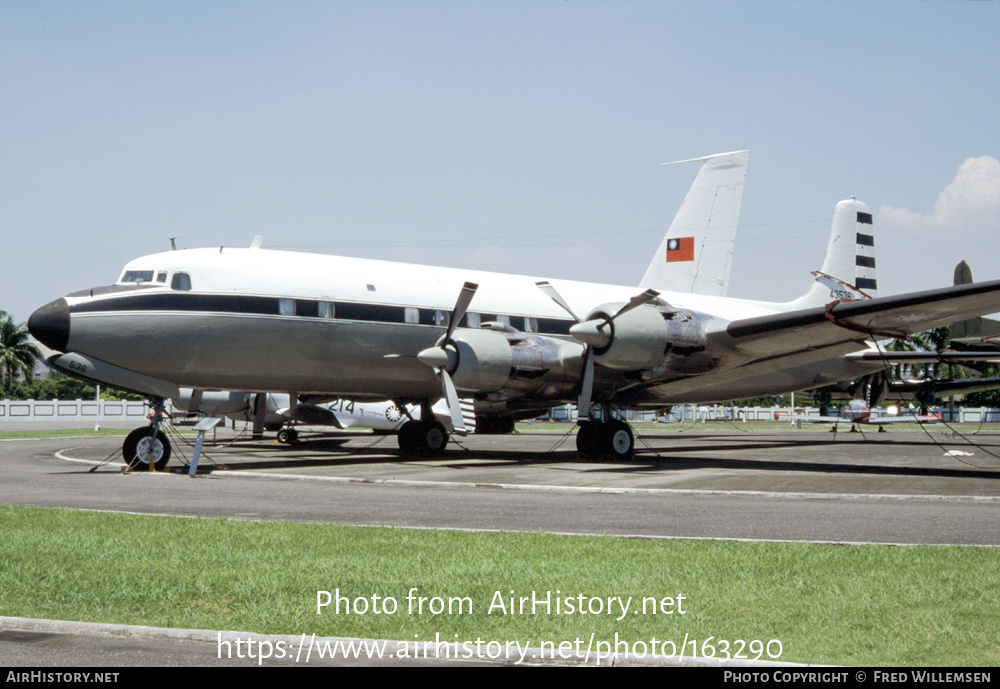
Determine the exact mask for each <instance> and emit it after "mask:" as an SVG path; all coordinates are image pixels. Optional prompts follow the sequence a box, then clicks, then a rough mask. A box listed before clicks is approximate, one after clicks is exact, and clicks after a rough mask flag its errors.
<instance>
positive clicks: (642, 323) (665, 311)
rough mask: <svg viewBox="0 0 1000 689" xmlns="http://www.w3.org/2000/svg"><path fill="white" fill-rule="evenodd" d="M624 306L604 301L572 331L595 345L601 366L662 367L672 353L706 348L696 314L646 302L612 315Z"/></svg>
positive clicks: (641, 368)
mask: <svg viewBox="0 0 1000 689" xmlns="http://www.w3.org/2000/svg"><path fill="white" fill-rule="evenodd" d="M621 306H622V304H603V305H601V306H599V307H597V308H596V309H594V310H593V311H591V312H590V314H589V315H588V316H587V320H586V321H585V322H583V323H581V324H579V325H578V326H574V328H573V329H572V330H571V331H570V332H571V333H573V334H574V336H577V337H578V338H579V339H581V340H582V341H584V342H586V343H588V344H591V345H592V346H593V347H594V350H593V351H594V357H595V361H596V362H597V363H598V364H600V365H601V366H603V367H605V368H610V369H615V370H619V371H642V370H647V369H659V368H662V367H663V366H664V365H665V364H666V363H667V359H669V358H671V356H672V355H681V356H686V355H690V354H693V353H696V352H700V351H703V350H704V349H705V345H706V340H705V335H704V332H703V330H702V328H701V327H700V325H699V323H698V319H697V317H696V316H695V315H694V314H693V313H691V312H689V311H683V310H679V309H675V308H671V307H663V306H653V305H650V304H646V305H643V306H638V307H636V308H634V309H632V310H630V311H626V312H625V313H622V314H621V315H619V316H617V317H616V318H612V317H611V314H614V313H617V311H618V310H619V309H620V308H621Z"/></svg>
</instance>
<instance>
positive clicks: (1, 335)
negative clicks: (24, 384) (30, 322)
mask: <svg viewBox="0 0 1000 689" xmlns="http://www.w3.org/2000/svg"><path fill="white" fill-rule="evenodd" d="M0 314H2V316H0V370H2V371H3V390H4V395H5V396H6V395H7V394H8V393H10V384H11V382H12V381H13V380H14V376H15V375H16V373H17V372H18V371H23V372H24V377H25V378H27V379H28V380H29V381H30V380H31V379H32V378H33V377H34V373H35V362H36V361H38V359H40V358H41V356H42V355H41V352H39V351H38V348H37V347H35V345H33V344H31V342H30V341H29V339H28V328H27V326H25V325H24V324H23V323H22V324H21V325H16V324H15V323H14V319H13V318H11V317H10V316H9V315H8V314H7V312H5V311H0Z"/></svg>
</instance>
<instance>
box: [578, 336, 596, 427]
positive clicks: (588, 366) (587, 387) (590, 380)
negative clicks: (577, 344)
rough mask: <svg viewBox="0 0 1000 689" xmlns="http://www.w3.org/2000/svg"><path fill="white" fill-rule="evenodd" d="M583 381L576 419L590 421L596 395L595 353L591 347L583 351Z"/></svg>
mask: <svg viewBox="0 0 1000 689" xmlns="http://www.w3.org/2000/svg"><path fill="white" fill-rule="evenodd" d="M583 357H584V359H583V380H582V381H581V382H580V399H579V400H578V401H577V404H576V419H577V421H578V422H580V421H590V404H591V398H592V397H593V395H594V353H593V350H592V349H591V348H590V347H586V348H585V349H584V350H583Z"/></svg>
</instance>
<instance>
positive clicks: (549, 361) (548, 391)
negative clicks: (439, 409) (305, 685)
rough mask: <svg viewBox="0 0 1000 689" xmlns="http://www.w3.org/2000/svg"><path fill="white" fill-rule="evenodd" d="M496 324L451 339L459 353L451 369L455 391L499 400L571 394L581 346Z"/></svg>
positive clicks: (550, 397) (581, 351)
mask: <svg viewBox="0 0 1000 689" xmlns="http://www.w3.org/2000/svg"><path fill="white" fill-rule="evenodd" d="M493 325H494V326H495V327H485V326H484V327H483V328H482V329H480V330H466V329H461V330H458V331H456V332H455V335H454V336H453V337H452V341H453V342H454V347H455V348H456V349H457V352H458V357H457V361H456V363H455V366H454V368H453V369H452V370H450V371H449V373H450V375H451V379H452V382H453V383H454V384H455V388H456V389H458V390H460V391H463V392H467V393H473V394H475V395H476V397H477V399H490V400H494V401H498V400H506V399H514V398H517V397H523V396H525V395H529V394H532V395H535V396H538V397H540V398H544V399H563V398H565V397H568V396H570V395H572V393H573V390H574V388H575V386H576V385H577V384H578V381H579V380H580V374H581V371H582V353H583V348H582V347H581V346H580V345H578V344H576V343H572V342H564V341H561V340H555V339H553V338H550V337H544V336H542V335H534V334H531V333H522V332H519V331H517V330H515V329H513V328H511V327H509V326H506V327H504V326H500V325H499V324H493Z"/></svg>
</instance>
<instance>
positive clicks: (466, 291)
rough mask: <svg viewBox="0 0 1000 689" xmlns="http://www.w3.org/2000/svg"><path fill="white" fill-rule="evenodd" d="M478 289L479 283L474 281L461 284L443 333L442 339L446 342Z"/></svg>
mask: <svg viewBox="0 0 1000 689" xmlns="http://www.w3.org/2000/svg"><path fill="white" fill-rule="evenodd" d="M477 289H479V285H477V284H476V283H474V282H466V283H465V284H464V285H462V291H461V292H459V294H458V300H457V301H456V302H455V308H454V309H453V310H452V312H451V318H450V319H449V320H448V332H447V333H445V336H444V341H445V342H447V341H448V340H450V339H451V336H452V335H453V334H454V332H455V328H457V327H458V323H459V321H461V320H462V318H463V317H465V312H466V311H467V310H468V309H469V304H471V303H472V298H473V297H474V296H476V290H477Z"/></svg>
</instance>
